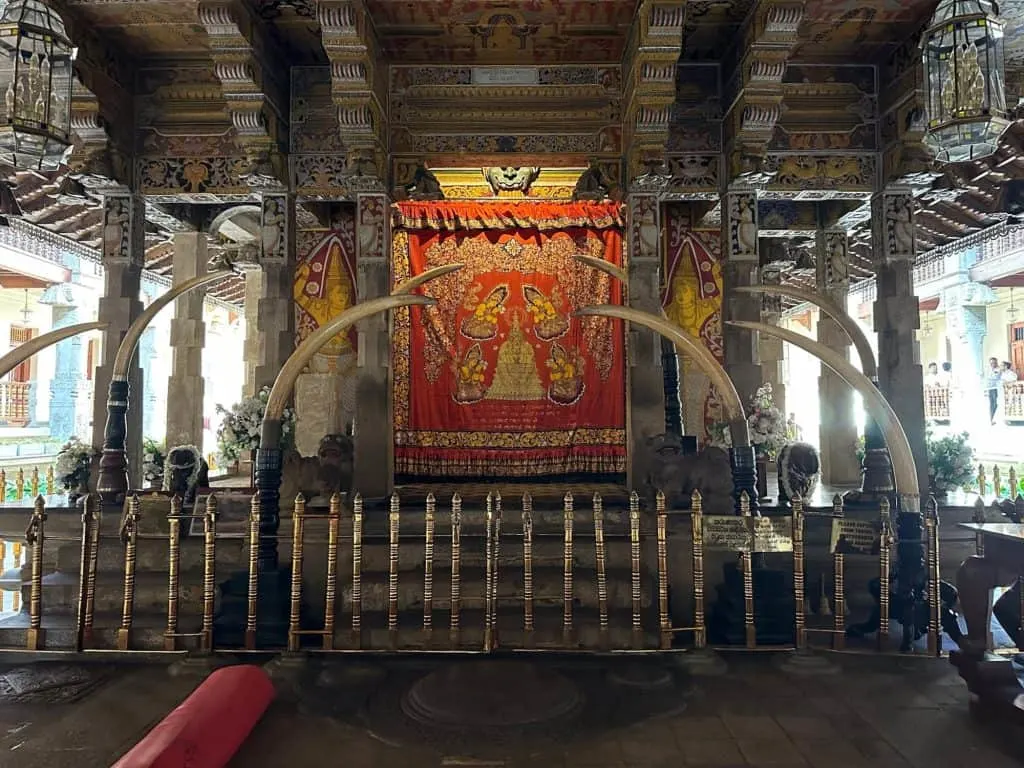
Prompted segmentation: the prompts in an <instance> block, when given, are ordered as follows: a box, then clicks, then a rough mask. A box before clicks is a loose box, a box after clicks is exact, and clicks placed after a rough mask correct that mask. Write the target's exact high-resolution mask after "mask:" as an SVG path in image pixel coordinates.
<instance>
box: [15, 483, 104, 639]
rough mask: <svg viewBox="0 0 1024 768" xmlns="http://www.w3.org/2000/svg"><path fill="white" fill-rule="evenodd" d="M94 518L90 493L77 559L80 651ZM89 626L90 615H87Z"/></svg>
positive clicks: (87, 499) (76, 633) (85, 505)
mask: <svg viewBox="0 0 1024 768" xmlns="http://www.w3.org/2000/svg"><path fill="white" fill-rule="evenodd" d="M98 525H99V521H98V520H97V518H96V506H95V504H94V503H93V497H92V495H91V494H90V495H87V496H86V497H85V504H84V505H83V506H82V553H81V557H80V558H79V561H78V610H77V613H76V617H75V629H76V632H75V650H77V651H82V650H84V649H85V648H86V641H87V640H88V641H90V642H91V640H92V638H91V637H89V638H86V632H85V620H86V615H87V613H86V610H87V606H88V603H89V563H90V561H91V559H92V558H91V550H92V536H93V531H92V529H93V527H95V526H98ZM3 556H4V553H3V549H2V548H0V562H3ZM89 624H90V627H91V625H92V617H91V616H89Z"/></svg>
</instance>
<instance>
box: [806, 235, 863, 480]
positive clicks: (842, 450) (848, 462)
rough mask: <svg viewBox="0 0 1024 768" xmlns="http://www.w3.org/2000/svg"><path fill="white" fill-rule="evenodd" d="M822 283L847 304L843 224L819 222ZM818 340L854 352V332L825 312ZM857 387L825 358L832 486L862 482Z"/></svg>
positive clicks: (826, 443)
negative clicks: (848, 332)
mask: <svg viewBox="0 0 1024 768" xmlns="http://www.w3.org/2000/svg"><path fill="white" fill-rule="evenodd" d="M816 245H817V258H816V260H815V261H816V262H817V270H818V273H817V288H818V293H821V294H824V295H826V296H828V297H829V298H830V299H832V301H834V302H835V303H836V304H837V305H839V306H840V307H842V308H844V309H845V307H846V297H847V294H848V293H849V290H850V270H849V251H848V242H847V236H846V230H844V229H824V228H823V227H819V228H818V232H817V243H816ZM818 341H820V342H822V343H823V344H825V345H827V346H829V347H831V348H832V349H834V350H836V351H838V352H840V353H841V354H842V355H843V356H844V357H845V358H847V359H849V357H850V344H851V342H850V338H849V336H847V335H846V332H845V331H844V330H843V329H842V328H841V327H840V325H839V323H837V322H836V321H835V320H833V319H832V318H831V317H829V316H828V315H827V314H825V313H824V312H819V313H818ZM854 402H855V401H854V392H853V389H852V388H851V387H850V385H849V384H847V383H846V382H845V381H843V380H842V379H840V378H839V377H838V376H837V375H836V374H835V373H834V372H833V371H832V369H831V368H829V367H828V366H826V365H824V364H822V365H821V373H820V375H819V376H818V408H819V411H820V414H821V417H820V419H819V425H820V426H819V435H820V437H819V440H820V443H819V445H820V449H821V479H822V483H824V484H825V485H831V486H840V487H846V486H849V487H851V488H852V487H856V486H859V485H860V479H861V467H860V463H859V462H858V461H857V453H856V450H857V421H856V419H855V418H854Z"/></svg>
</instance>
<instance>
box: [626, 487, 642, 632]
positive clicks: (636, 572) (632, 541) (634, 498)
mask: <svg viewBox="0 0 1024 768" xmlns="http://www.w3.org/2000/svg"><path fill="white" fill-rule="evenodd" d="M629 570H630V598H631V603H632V608H633V621H632V623H633V649H634V650H639V649H641V648H643V645H644V631H643V627H642V626H641V624H640V609H641V599H640V595H641V592H640V496H639V495H638V494H637V492H636V491H633V492H632V493H630V494H629Z"/></svg>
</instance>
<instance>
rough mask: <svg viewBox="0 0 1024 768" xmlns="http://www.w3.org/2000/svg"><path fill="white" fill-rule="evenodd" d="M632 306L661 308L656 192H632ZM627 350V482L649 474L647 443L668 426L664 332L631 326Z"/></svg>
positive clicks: (634, 482) (632, 483)
mask: <svg viewBox="0 0 1024 768" xmlns="http://www.w3.org/2000/svg"><path fill="white" fill-rule="evenodd" d="M628 202H629V221H628V227H629V231H628V233H627V237H628V241H627V242H628V243H629V261H628V263H629V306H631V307H633V308H634V309H639V310H641V311H643V312H650V313H652V314H655V315H658V314H660V313H661V295H660V273H661V241H660V233H661V227H660V221H659V219H660V210H659V205H658V196H657V195H654V194H636V193H634V194H631V195H630V196H629V201H628ZM628 350H629V392H628V393H627V396H628V398H629V411H628V413H629V419H630V424H629V429H630V432H629V434H630V438H631V444H630V445H628V446H627V450H628V451H629V454H628V456H629V460H628V464H627V483H628V484H629V486H630V487H638V486H640V485H642V484H643V483H644V482H645V481H646V478H647V476H648V473H649V470H650V467H649V466H648V462H647V460H648V456H647V444H648V441H649V440H650V438H652V437H654V436H655V435H659V434H662V433H663V432H664V431H665V378H664V374H663V371H662V367H661V362H662V346H661V337H660V336H659V335H658V334H656V333H654V332H653V331H649V330H647V329H646V328H641V327H631V328H630V329H629V338H628Z"/></svg>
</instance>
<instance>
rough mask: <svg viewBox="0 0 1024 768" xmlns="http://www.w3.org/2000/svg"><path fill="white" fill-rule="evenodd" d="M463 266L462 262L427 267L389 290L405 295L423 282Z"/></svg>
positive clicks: (392, 293) (398, 294) (394, 293)
mask: <svg viewBox="0 0 1024 768" xmlns="http://www.w3.org/2000/svg"><path fill="white" fill-rule="evenodd" d="M464 266H465V265H464V264H445V265H443V266H440V267H434V268H433V269H428V270H427V271H426V272H424V273H422V274H419V275H416V276H415V277H410V278H409V279H408V280H404V281H402V282H401V283H399V284H398V285H396V286H395V288H394V290H392V291H391V295H392V296H405V295H408V294H411V293H412V292H413V291H415V290H416V289H417V288H419V287H420V286H421V285H423V284H424V283H429V282H430V281H431V280H436V279H437V278H439V277H444V276H445V275H450V274H451V273H452V272H458V271H459V270H460V269H462V268H463V267H464Z"/></svg>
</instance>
